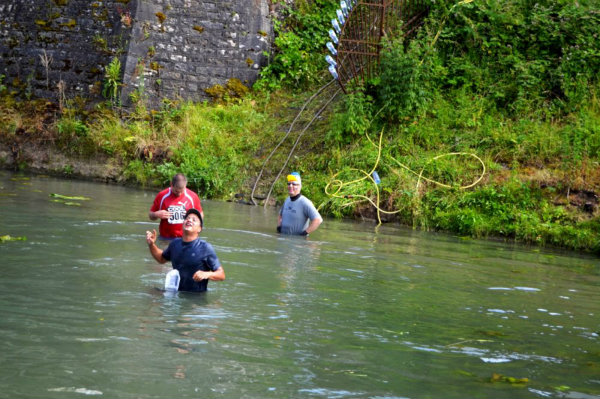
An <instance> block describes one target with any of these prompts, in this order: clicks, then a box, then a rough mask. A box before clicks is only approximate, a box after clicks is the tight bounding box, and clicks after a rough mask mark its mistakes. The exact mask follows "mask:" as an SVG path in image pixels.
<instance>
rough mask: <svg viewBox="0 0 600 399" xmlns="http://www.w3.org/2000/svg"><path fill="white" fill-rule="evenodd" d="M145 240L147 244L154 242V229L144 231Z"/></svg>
mask: <svg viewBox="0 0 600 399" xmlns="http://www.w3.org/2000/svg"><path fill="white" fill-rule="evenodd" d="M146 242H147V243H148V245H152V244H154V243H156V230H152V231H146Z"/></svg>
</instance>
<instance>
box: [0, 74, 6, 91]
mask: <svg viewBox="0 0 600 399" xmlns="http://www.w3.org/2000/svg"><path fill="white" fill-rule="evenodd" d="M5 77H6V76H5V75H0V95H3V94H4V92H5V91H6V86H5V85H3V84H2V82H3V81H4V78H5Z"/></svg>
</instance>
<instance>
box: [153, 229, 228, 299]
mask: <svg viewBox="0 0 600 399" xmlns="http://www.w3.org/2000/svg"><path fill="white" fill-rule="evenodd" d="M162 256H163V258H165V259H166V260H170V261H171V264H172V265H173V269H177V270H179V276H180V281H179V291H193V292H202V291H206V288H207V286H208V280H202V281H200V282H197V281H194V278H193V276H194V273H196V272H197V271H198V270H202V271H205V272H208V271H213V272H214V271H216V270H217V269H218V268H219V266H220V265H221V262H220V261H219V258H218V257H217V254H216V252H215V250H214V249H213V247H212V245H210V244H209V243H207V242H206V241H202V240H201V239H199V238H196V239H195V240H194V241H190V242H183V240H182V239H181V238H176V239H174V240H173V241H171V243H170V244H169V246H168V247H167V249H165V250H164V251H163V253H162Z"/></svg>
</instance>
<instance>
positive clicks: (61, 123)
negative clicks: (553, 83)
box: [0, 88, 600, 251]
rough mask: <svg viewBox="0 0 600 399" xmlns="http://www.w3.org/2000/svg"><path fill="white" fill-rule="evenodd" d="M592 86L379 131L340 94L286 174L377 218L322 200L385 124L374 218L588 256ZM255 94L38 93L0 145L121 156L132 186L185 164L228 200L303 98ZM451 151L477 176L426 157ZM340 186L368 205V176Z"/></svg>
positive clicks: (357, 167) (352, 172)
mask: <svg viewBox="0 0 600 399" xmlns="http://www.w3.org/2000/svg"><path fill="white" fill-rule="evenodd" d="M591 90H592V94H591V95H590V98H591V99H592V100H591V101H590V102H588V103H587V104H586V105H585V106H584V107H582V108H580V109H579V110H577V111H576V112H574V113H572V114H569V115H566V116H565V117H564V118H563V119H562V120H552V119H548V118H540V117H539V116H537V115H536V114H535V113H532V114H530V115H521V116H520V117H519V118H509V117H506V116H504V115H503V114H502V113H500V112H497V111H494V110H493V109H490V108H489V107H486V105H485V100H484V99H480V100H477V99H473V98H472V97H470V96H467V95H464V94H461V93H460V92H457V93H456V94H455V95H454V96H452V101H448V100H445V99H443V98H438V99H436V101H434V102H433V103H432V105H431V107H429V108H428V110H427V112H425V113H424V114H422V115H420V116H418V117H414V118H407V119H405V120H402V121H400V122H398V123H396V124H394V125H391V124H388V125H386V126H384V127H382V126H381V125H377V124H376V123H373V124H370V123H369V122H371V121H366V122H365V121H363V122H362V125H363V128H361V129H362V130H361V129H355V130H354V131H352V126H360V124H361V121H352V120H351V119H353V118H360V117H361V116H360V115H359V113H357V112H356V109H357V106H356V104H352V103H353V102H356V100H355V99H352V98H351V97H352V96H350V97H346V98H345V99H344V100H342V101H339V102H338V103H337V104H336V105H335V107H336V108H334V109H335V112H334V113H332V114H331V115H330V116H329V118H328V119H327V120H325V121H322V122H321V123H322V124H321V126H320V127H319V129H318V130H315V131H312V132H311V133H310V135H309V136H307V138H306V139H305V140H303V142H302V145H301V147H302V148H301V149H300V150H299V151H298V153H297V156H295V157H293V158H292V161H291V163H290V165H289V170H298V171H300V172H301V173H302V174H303V180H304V181H305V187H304V192H305V194H306V195H307V196H309V197H310V198H311V199H313V201H314V202H315V204H316V205H317V206H319V207H320V209H321V211H322V212H323V213H324V214H327V215H334V216H338V217H367V218H371V219H375V210H374V208H373V207H372V206H371V205H370V204H368V203H366V202H359V203H355V202H353V201H352V200H348V199H339V198H332V197H330V196H328V195H327V194H326V193H325V187H326V185H327V184H328V183H330V182H331V181H332V177H333V176H334V175H335V174H338V173H339V176H338V177H340V178H343V179H345V180H346V181H350V180H354V179H356V178H357V177H361V176H362V173H364V172H361V171H366V172H368V171H370V170H371V169H372V167H373V165H374V164H375V162H376V161H377V158H378V148H377V146H376V145H374V143H375V144H376V143H377V140H378V136H379V134H380V132H382V131H383V133H382V134H383V138H382V140H383V145H382V150H381V157H380V158H379V164H378V166H377V171H378V173H379V175H380V176H381V185H380V186H379V188H380V192H381V198H380V202H379V205H380V207H381V208H382V209H384V210H387V211H398V212H397V213H396V214H395V215H394V216H393V217H388V216H385V215H384V217H383V219H384V220H388V221H397V222H400V223H403V224H407V225H413V226H415V227H417V228H424V229H431V230H444V231H450V232H455V233H457V234H460V235H464V236H472V237H490V236H502V237H506V238H508V239H514V240H517V241H521V242H526V243H538V244H551V245H557V246H561V247H566V248H570V249H580V250H589V251H598V250H600V236H599V234H598V232H599V231H600V229H599V227H600V226H599V221H598V217H597V215H598V208H597V200H598V198H597V196H596V193H598V192H599V191H600V170H599V168H598V160H599V151H600V141H599V138H600V101H598V96H597V95H596V94H595V93H597V88H595V89H594V88H592V89H591ZM594 90H596V91H594ZM253 96H254V97H253ZM258 96H259V93H254V94H253V95H252V96H248V97H247V98H246V99H244V100H242V101H239V102H236V103H234V104H228V105H213V104H208V103H200V104H192V103H183V104H180V105H173V104H171V105H169V106H165V107H164V108H163V109H162V110H160V111H158V112H157V113H154V114H152V116H151V117H149V118H139V119H136V118H130V119H127V118H125V119H123V118H120V117H118V115H116V114H114V113H113V112H112V111H110V110H109V109H100V110H97V111H95V112H91V113H89V114H86V115H83V114H81V111H75V110H73V111H72V112H66V113H65V114H63V115H57V114H56V115H57V116H58V118H57V119H55V120H54V121H53V122H51V123H50V122H48V121H49V120H50V119H49V117H48V115H47V113H48V110H47V109H46V108H47V103H45V102H40V103H37V106H38V107H42V108H43V109H45V110H46V111H45V112H41V113H40V112H29V113H23V112H22V111H23V110H29V111H33V110H34V109H35V107H34V104H33V103H28V105H27V106H24V105H23V104H24V103H20V102H12V101H4V102H3V103H2V104H3V105H2V108H1V116H0V118H2V121H3V122H7V121H8V122H9V123H7V124H4V126H7V127H8V128H5V129H2V131H1V134H2V141H4V142H5V143H7V142H11V141H14V140H15V139H18V140H24V138H25V137H29V138H30V139H31V140H34V138H35V137H37V138H38V139H40V140H41V139H43V140H44V142H45V143H48V142H50V143H52V144H53V145H55V146H57V148H59V149H62V150H63V151H65V152H71V153H72V155H73V156H80V157H94V156H97V155H103V156H109V157H112V158H113V159H117V160H119V162H120V164H121V165H122V168H123V177H124V179H125V180H126V181H129V182H133V183H137V184H141V185H149V186H160V185H163V184H165V182H167V181H168V180H169V178H170V177H171V176H172V174H173V173H175V172H177V171H181V172H183V173H185V174H186V175H188V176H189V178H190V181H191V183H192V186H193V187H194V188H195V189H197V190H198V191H199V192H200V194H201V195H202V196H204V197H208V198H218V199H230V198H232V197H233V195H234V194H235V193H238V192H245V193H249V191H250V190H251V185H252V183H253V179H254V178H255V177H256V175H257V174H258V171H259V170H260V167H261V166H262V162H263V160H264V157H265V156H266V155H267V154H268V153H269V152H270V151H271V149H272V148H273V147H274V145H275V144H276V142H277V141H278V140H279V138H280V137H282V135H283V134H284V130H285V128H286V127H287V123H289V121H290V119H291V117H292V116H293V112H290V111H289V109H288V108H287V107H288V106H289V104H290V103H292V102H296V103H298V101H299V100H298V99H297V98H295V99H294V98H293V96H284V95H280V96H277V98H276V99H273V97H271V101H269V102H267V101H262V102H261V101H260V99H258ZM271 96H274V94H271ZM263 100H264V99H263ZM29 107H32V108H29ZM44 115H45V116H44ZM367 135H369V137H370V138H371V140H372V141H373V143H372V142H371V141H369V140H368V139H367ZM342 137H343V138H342ZM450 152H466V153H473V154H476V155H477V156H478V157H480V158H481V159H482V160H483V161H484V162H485V164H486V168H487V173H486V175H485V177H484V179H483V180H482V182H480V183H479V184H478V185H477V186H475V187H473V188H470V189H467V190H461V189H459V188H457V187H458V186H460V185H467V184H469V182H471V181H473V180H474V179H476V177H477V176H478V174H479V173H480V167H479V165H478V163H477V162H476V161H475V160H474V159H470V158H468V157H467V158H465V157H448V158H442V159H440V160H439V161H436V162H431V160H432V159H433V158H434V157H436V156H439V155H441V154H445V153H450ZM402 165H404V166H405V167H403V166H402ZM23 166H24V167H26V165H23ZM278 166H279V165H278ZM406 168H409V169H410V170H412V172H410V171H408V170H407V169H406ZM419 173H422V177H427V178H429V179H433V180H436V181H439V182H441V183H444V184H447V185H450V186H453V188H440V187H438V186H436V185H435V184H433V183H428V182H425V181H424V180H420V183H419V187H417V181H418V180H419V179H418V176H417V175H418V174H419ZM345 190H346V191H345V194H348V195H353V194H354V195H357V194H360V195H367V196H369V197H370V198H372V199H373V200H375V194H376V193H375V188H374V185H373V184H372V183H370V181H369V180H365V181H363V182H361V183H359V184H357V185H355V186H349V187H347V188H345ZM284 193H285V190H284V189H283V183H279V185H277V186H276V190H275V195H276V196H277V197H279V198H282V197H283V196H284V195H285V194H284Z"/></svg>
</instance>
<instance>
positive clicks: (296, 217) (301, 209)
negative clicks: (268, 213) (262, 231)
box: [277, 172, 323, 236]
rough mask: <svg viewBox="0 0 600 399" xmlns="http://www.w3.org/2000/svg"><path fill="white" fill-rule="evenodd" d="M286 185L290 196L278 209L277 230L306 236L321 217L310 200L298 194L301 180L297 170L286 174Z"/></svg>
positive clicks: (318, 223) (319, 221)
mask: <svg viewBox="0 0 600 399" xmlns="http://www.w3.org/2000/svg"><path fill="white" fill-rule="evenodd" d="M287 187H288V193H289V195H290V196H289V197H288V198H286V199H285V202H284V203H283V206H282V207H281V210H280V211H279V218H278V219H277V232H279V233H282V234H295V235H302V236H306V235H308V234H310V233H312V232H313V231H315V230H316V229H317V228H318V227H319V225H320V224H321V223H322V222H323V218H322V217H321V215H320V214H319V211H317V208H315V206H314V205H313V203H312V201H311V200H309V199H308V198H306V197H305V196H303V195H302V194H300V190H302V180H301V179H300V174H299V173H298V172H292V173H291V174H289V175H288V176H287Z"/></svg>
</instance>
